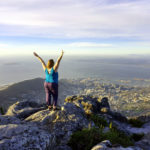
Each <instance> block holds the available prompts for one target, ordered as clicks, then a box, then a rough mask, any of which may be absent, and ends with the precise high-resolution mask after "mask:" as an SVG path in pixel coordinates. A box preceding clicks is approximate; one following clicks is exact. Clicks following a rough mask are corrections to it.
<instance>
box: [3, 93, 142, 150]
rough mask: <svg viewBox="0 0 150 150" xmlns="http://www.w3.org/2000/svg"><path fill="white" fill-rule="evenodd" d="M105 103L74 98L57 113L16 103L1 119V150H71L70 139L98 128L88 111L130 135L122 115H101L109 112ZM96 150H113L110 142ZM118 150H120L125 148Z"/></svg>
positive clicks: (94, 99) (95, 99)
mask: <svg viewBox="0 0 150 150" xmlns="http://www.w3.org/2000/svg"><path fill="white" fill-rule="evenodd" d="M105 102H108V101H106V100H105V101H103V103H101V102H98V98H95V97H94V98H93V97H91V96H83V95H81V96H73V97H69V98H68V100H67V102H66V103H65V104H64V105H63V106H62V107H61V110H58V111H49V110H48V109H46V107H44V106H43V105H40V104H37V103H35V102H31V101H29V102H28V101H22V102H17V103H16V104H14V105H12V106H10V108H9V109H8V111H7V113H6V115H3V116H0V150H8V149H9V150H28V149H37V150H47V149H52V150H53V149H54V150H71V148H70V147H69V146H67V143H68V141H69V139H70V137H71V135H72V134H73V133H74V132H75V131H77V130H81V129H83V128H88V127H89V125H90V127H93V126H95V124H94V123H93V122H91V121H89V120H88V118H87V115H86V111H87V110H89V111H90V112H91V113H93V114H98V115H101V116H102V117H104V118H106V119H107V121H108V122H113V125H115V126H116V127H117V128H118V129H120V130H124V132H130V131H128V130H126V127H125V124H123V123H121V120H124V118H123V116H121V115H120V114H119V113H116V112H111V110H109V112H107V113H105V114H102V113H100V111H99V110H100V108H104V107H106V108H108V109H110V108H109V107H108V104H105ZM120 118H122V119H120ZM107 129H108V128H107ZM139 144H140V143H139ZM96 148H99V149H100V148H103V149H113V147H111V144H110V143H109V141H103V142H101V143H99V144H98V145H97V146H96V147H95V149H94V148H93V150H96ZM117 148H118V150H121V148H122V147H117ZM129 148H130V149H131V150H132V149H133V148H135V147H129ZM137 148H138V143H137ZM122 149H123V148H122ZM130 149H128V150H130ZM123 150H124V149H123ZM125 150H126V149H125ZM137 150H140V149H137Z"/></svg>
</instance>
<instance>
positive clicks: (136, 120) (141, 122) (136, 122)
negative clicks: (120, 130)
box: [128, 118, 144, 128]
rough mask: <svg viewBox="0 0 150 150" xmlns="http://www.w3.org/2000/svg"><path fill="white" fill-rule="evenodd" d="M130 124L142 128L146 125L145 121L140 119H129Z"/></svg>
mask: <svg viewBox="0 0 150 150" xmlns="http://www.w3.org/2000/svg"><path fill="white" fill-rule="evenodd" d="M128 122H129V124H131V125H132V126H133V127H137V128H141V127H142V125H143V124H144V122H143V121H141V120H138V119H136V118H135V119H129V120H128Z"/></svg>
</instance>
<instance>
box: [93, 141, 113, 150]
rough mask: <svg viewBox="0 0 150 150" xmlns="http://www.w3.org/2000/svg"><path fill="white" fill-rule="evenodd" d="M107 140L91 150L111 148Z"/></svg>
mask: <svg viewBox="0 0 150 150" xmlns="http://www.w3.org/2000/svg"><path fill="white" fill-rule="evenodd" d="M111 146H112V145H111V143H110V141H109V140H105V141H102V142H101V143H99V144H97V145H95V146H94V147H93V148H92V149H91V150H107V149H108V147H111Z"/></svg>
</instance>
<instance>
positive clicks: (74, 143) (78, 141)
mask: <svg viewBox="0 0 150 150" xmlns="http://www.w3.org/2000/svg"><path fill="white" fill-rule="evenodd" d="M101 134H102V130H101V129H99V128H91V129H83V130H82V131H77V132H75V133H74V134H73V135H72V136H71V139H70V141H69V143H68V145H69V146H70V147H71V148H72V149H73V150H80V149H81V150H90V149H91V148H92V147H93V146H94V145H96V144H97V143H99V142H100V141H102V138H101Z"/></svg>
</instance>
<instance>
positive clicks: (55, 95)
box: [51, 83, 58, 108]
mask: <svg viewBox="0 0 150 150" xmlns="http://www.w3.org/2000/svg"><path fill="white" fill-rule="evenodd" d="M51 92H52V96H53V107H54V108H56V106H57V99H58V84H57V83H53V84H52V89H51Z"/></svg>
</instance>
